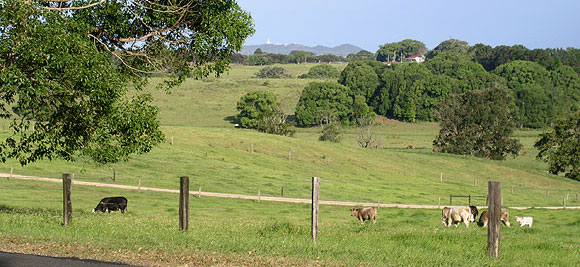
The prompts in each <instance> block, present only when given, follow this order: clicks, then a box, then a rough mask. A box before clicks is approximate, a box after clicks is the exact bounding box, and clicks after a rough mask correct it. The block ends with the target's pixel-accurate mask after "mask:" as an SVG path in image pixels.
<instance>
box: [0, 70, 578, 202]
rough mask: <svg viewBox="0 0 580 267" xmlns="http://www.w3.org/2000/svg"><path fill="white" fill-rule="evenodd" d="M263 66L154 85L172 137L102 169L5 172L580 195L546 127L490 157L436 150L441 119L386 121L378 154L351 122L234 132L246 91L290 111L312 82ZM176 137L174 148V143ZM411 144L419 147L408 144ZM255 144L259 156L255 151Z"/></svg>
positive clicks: (371, 196) (340, 190)
mask: <svg viewBox="0 0 580 267" xmlns="http://www.w3.org/2000/svg"><path fill="white" fill-rule="evenodd" d="M310 66H312V65H306V64H300V65H283V67H284V68H287V69H288V71H289V72H290V73H292V74H294V75H298V74H301V73H306V72H307V71H308V69H309V67H310ZM257 70H259V68H258V67H247V66H234V67H233V69H232V70H231V71H230V73H229V74H227V75H224V76H223V77H220V78H208V79H203V80H198V81H195V80H191V81H187V82H186V83H185V84H184V85H183V86H182V87H181V88H178V89H175V90H173V91H172V93H171V94H166V93H164V92H160V91H155V90H151V93H152V94H153V96H154V98H155V101H156V102H157V104H158V105H159V106H160V111H161V114H160V119H161V123H162V125H163V131H164V133H165V135H166V139H167V143H165V144H162V145H161V146H159V147H157V148H155V149H154V150H153V151H152V152H151V153H149V154H146V155H141V156H136V157H134V159H132V160H130V161H129V162H124V163H119V164H112V165H110V166H105V167H98V166H94V165H92V164H90V163H84V162H76V163H66V162H63V161H60V160H53V161H44V162H39V163H34V164H31V165H29V166H26V167H18V165H17V164H15V162H13V161H10V162H8V163H7V164H3V166H2V169H0V170H1V171H3V172H8V171H9V169H10V167H14V168H15V169H14V171H15V172H16V173H20V174H30V175H41V176H52V177H59V176H60V173H62V172H64V171H69V172H74V173H76V176H75V177H76V179H83V180H88V181H100V182H103V181H111V180H110V177H112V170H113V168H115V170H116V178H117V180H116V182H117V183H121V184H130V185H136V184H137V183H138V179H142V181H143V186H156V187H166V188H176V186H177V184H178V180H177V179H176V178H177V177H179V176H181V175H190V176H192V177H195V183H194V185H195V187H197V186H202V187H203V190H204V191H214V192H222V193H242V194H256V193H257V191H258V190H260V191H261V192H262V194H263V195H278V194H279V193H280V189H281V187H282V186H283V187H284V191H285V194H286V195H287V196H289V197H302V198H304V197H308V196H309V194H310V191H309V183H310V177H312V176H319V177H322V179H323V185H324V186H323V188H322V192H323V199H325V200H344V201H371V202H372V201H376V200H377V198H380V199H381V201H382V202H384V203H389V202H390V203H409V204H436V203H437V201H438V199H439V197H441V199H442V203H446V201H448V198H449V195H450V194H472V195H482V194H485V193H486V192H487V184H486V182H487V181H488V180H500V181H502V183H503V185H504V188H507V189H509V191H510V192H509V193H505V194H504V201H505V203H506V205H522V206H523V205H532V206H546V205H561V204H562V196H565V195H566V194H568V195H570V194H571V195H572V196H574V195H575V194H576V193H578V192H580V184H579V183H577V182H574V181H570V180H569V179H564V178H563V177H560V176H554V175H550V174H548V173H547V172H546V165H545V163H543V162H542V161H538V160H536V159H535V156H536V154H537V152H536V150H535V149H534V148H533V146H532V144H533V142H535V140H536V139H537V135H538V134H539V133H540V131H520V132H517V134H516V135H517V137H518V138H520V139H521V141H522V143H523V144H524V148H523V149H522V152H524V153H525V155H521V156H519V157H517V158H515V159H514V158H509V159H508V160H505V161H492V160H485V159H479V158H472V157H465V156H456V155H447V154H437V153H432V152H431V144H432V140H433V139H434V137H435V136H436V135H437V131H438V126H437V124H435V123H401V122H397V121H391V120H384V121H383V123H382V125H381V126H379V127H377V128H376V129H375V132H376V135H377V136H378V137H379V141H380V142H381V143H382V146H383V149H379V150H366V149H361V148H359V147H358V145H357V143H356V141H355V137H356V136H357V135H358V134H359V132H358V130H357V129H355V128H349V129H345V130H344V133H343V134H342V140H343V141H342V142H341V143H340V144H334V143H328V142H319V141H317V138H318V136H319V129H318V128H306V129H302V128H300V129H297V130H298V132H297V134H296V137H294V138H290V137H282V136H275V135H268V134H263V133H258V132H256V131H253V130H243V129H235V128H234V126H233V123H232V122H231V118H232V117H233V116H235V114H236V110H235V105H236V102H237V100H238V99H239V98H240V96H242V95H243V94H245V93H246V92H248V91H250V90H256V89H261V90H268V91H272V92H274V93H275V94H277V95H278V96H279V97H280V99H281V100H282V101H281V102H282V103H284V111H285V112H286V113H287V114H292V113H293V112H294V107H295V105H296V102H297V101H298V98H299V96H300V92H301V89H302V88H303V87H304V86H305V85H306V84H307V83H308V82H310V81H312V80H305V79H270V80H267V82H266V80H264V79H258V78H252V76H253V73H254V72H255V71H257ZM154 82H155V81H154ZM154 82H153V83H154ZM172 137H173V140H174V145H170V144H169V142H170V140H171V138H172ZM214 144H215V147H214ZM410 144H412V145H414V146H415V147H416V148H417V149H414V150H409V149H406V147H407V146H408V145H410ZM252 145H253V146H254V153H250V147H251V146H252ZM289 151H290V152H289ZM289 154H291V155H290V157H291V160H288V157H289ZM418 163H420V164H418ZM367 166H368V167H367ZM441 174H443V180H444V181H443V182H441V181H440V177H441ZM512 186H513V187H514V192H513V193H511V187H512ZM548 189H550V190H551V194H550V197H549V198H548V197H546V196H547V194H546V192H547V190H548ZM504 190H505V189H504ZM531 193H532V194H531ZM480 204H482V203H478V205H480Z"/></svg>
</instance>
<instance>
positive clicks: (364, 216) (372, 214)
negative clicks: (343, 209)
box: [350, 208, 377, 224]
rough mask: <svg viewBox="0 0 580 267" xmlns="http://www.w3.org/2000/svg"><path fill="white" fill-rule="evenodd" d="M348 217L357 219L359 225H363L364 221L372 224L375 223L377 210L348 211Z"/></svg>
mask: <svg viewBox="0 0 580 267" xmlns="http://www.w3.org/2000/svg"><path fill="white" fill-rule="evenodd" d="M350 215H351V216H355V217H357V219H359V220H360V222H361V224H365V221H366V220H372V221H373V224H375V223H377V208H360V209H350Z"/></svg>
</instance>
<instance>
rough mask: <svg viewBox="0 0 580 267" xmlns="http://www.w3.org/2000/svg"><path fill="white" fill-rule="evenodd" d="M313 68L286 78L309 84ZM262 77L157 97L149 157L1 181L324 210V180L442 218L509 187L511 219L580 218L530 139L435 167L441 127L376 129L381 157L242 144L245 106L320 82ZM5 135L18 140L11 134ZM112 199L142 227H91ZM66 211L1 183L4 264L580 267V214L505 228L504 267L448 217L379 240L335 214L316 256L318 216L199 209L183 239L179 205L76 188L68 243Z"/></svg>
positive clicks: (525, 133) (348, 145) (421, 215)
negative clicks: (509, 152) (318, 203)
mask: <svg viewBox="0 0 580 267" xmlns="http://www.w3.org/2000/svg"><path fill="white" fill-rule="evenodd" d="M311 66H313V65H308V64H301V65H282V67H284V68H286V69H287V70H288V71H289V72H290V73H292V74H293V75H295V76H298V75H300V74H303V73H306V72H307V71H308V69H309V68H310V67H311ZM338 67H340V68H344V65H339V66H338ZM259 69H260V67H247V66H233V68H232V70H231V71H230V72H229V73H228V74H226V75H223V76H222V77H219V78H206V79H202V80H197V81H195V80H191V81H187V82H186V83H185V84H184V85H183V86H182V87H180V88H177V89H174V90H173V91H172V92H171V93H170V94H166V93H165V92H162V91H155V90H153V89H151V90H150V92H151V93H152V94H153V96H154V99H155V102H156V103H157V104H158V105H159V107H160V120H161V124H162V125H163V127H162V130H163V132H164V133H165V135H166V140H167V142H165V143H163V144H161V145H160V146H158V147H156V148H155V149H154V150H153V151H151V152H150V153H148V154H146V155H139V156H135V157H134V158H133V159H131V160H129V161H128V162H123V163H118V164H111V165H108V166H95V165H94V164H92V163H88V162H73V163H69V162H65V161H62V160H53V161H42V162H37V163H33V164H30V165H28V166H25V167H20V166H19V165H18V164H17V163H16V162H15V161H8V162H6V163H5V164H2V165H0V172H3V173H8V172H10V169H11V168H13V170H14V173H16V174H26V175H37V176H43V177H60V176H61V174H62V173H63V172H70V173H74V174H75V179H77V180H83V181H94V182H104V183H116V184H125V185H137V184H138V183H139V180H141V185H142V186H147V187H161V188H171V189H178V186H179V179H178V178H179V177H180V176H184V175H187V176H189V177H190V184H191V190H193V191H195V190H197V188H198V187H202V190H203V191H207V192H220V193H240V194H248V195H257V192H258V190H259V191H260V192H261V195H262V196H279V195H280V194H281V187H284V196H285V197H299V198H309V197H310V194H311V191H310V190H311V189H310V186H311V177H312V176H319V177H321V181H322V182H321V199H322V200H337V201H357V202H373V203H374V202H376V201H377V199H379V198H380V201H381V203H404V204H427V205H437V203H438V200H439V198H440V199H441V203H442V205H445V204H448V202H449V195H450V194H455V195H457V194H461V195H466V194H472V195H485V194H487V181H489V180H493V181H501V183H502V196H503V199H504V206H506V207H509V206H536V207H538V206H561V205H562V203H563V200H564V199H565V198H567V205H568V206H578V205H580V203H578V198H577V194H578V193H580V183H578V182H574V181H571V180H569V179H565V178H563V177H562V176H556V175H551V174H548V173H547V171H546V170H547V166H546V164H545V163H543V162H542V161H539V160H536V159H535V156H536V154H537V151H536V150H535V149H534V148H533V143H534V142H535V141H536V139H537V138H538V137H537V136H538V134H539V133H541V131H531V130H522V131H518V132H516V137H517V138H519V139H520V140H521V142H522V143H523V144H524V148H523V149H522V151H521V154H522V155H520V156H519V157H517V158H509V159H507V160H505V161H491V160H485V159H479V158H473V157H469V156H457V155H446V154H438V153H432V150H431V148H432V147H431V143H432V140H433V139H434V137H435V136H436V135H437V132H438V125H437V124H434V123H401V122H397V121H392V120H386V119H383V120H381V121H380V122H381V123H380V125H379V126H377V127H376V128H375V129H374V132H375V133H376V136H377V137H378V139H379V141H380V143H381V144H382V149H377V150H368V149H362V148H359V147H358V145H357V143H356V141H355V137H356V136H357V134H358V133H359V130H358V129H356V128H348V129H344V132H343V133H342V142H341V143H338V144H335V143H330V142H320V141H317V138H318V136H319V134H320V129H318V128H310V129H303V128H299V129H297V133H296V136H295V137H283V136H275V135H268V134H263V133H258V132H256V131H252V130H243V129H236V128H235V127H234V125H233V124H232V122H231V117H232V116H235V114H236V109H235V106H236V102H237V100H238V99H239V98H240V97H241V96H242V95H243V94H245V93H246V92H249V91H251V90H257V89H260V90H268V91H272V92H274V93H276V94H277V95H278V96H279V98H280V99H281V100H282V103H283V105H284V111H285V112H286V113H288V114H292V113H293V112H294V107H295V104H296V102H297V101H298V98H299V96H300V91H301V90H302V88H303V87H304V86H305V85H306V84H307V83H308V82H311V81H313V80H309V79H306V80H303V79H296V78H291V79H268V80H265V79H258V78H253V77H252V76H253V74H254V73H255V72H256V71H258V70H259ZM156 82H158V80H156V79H154V80H153V81H152V84H151V88H152V87H153V85H154V84H155V83H156ZM0 125H2V127H3V128H2V129H3V132H2V135H6V134H7V132H6V130H5V129H6V125H7V124H6V122H3V123H2V124H0ZM172 139H173V145H171V144H170V140H172ZM214 145H215V146H214ZM252 145H253V147H254V152H253V153H251V151H250V150H251V147H252ZM408 145H413V146H415V147H416V149H407V146H408ZM289 151H290V153H291V159H289ZM524 154H525V155H524ZM113 170H115V178H116V180H115V181H113V180H112V176H113ZM441 175H442V176H443V182H441V181H440V177H441ZM512 187H513V192H512ZM548 190H549V196H548ZM112 195H124V196H127V198H128V199H129V212H128V213H127V214H124V215H121V214H116V213H113V214H92V213H90V210H91V209H92V208H94V206H95V205H96V204H97V202H98V201H99V200H100V198H102V197H105V196H112ZM61 199H62V191H61V186H60V185H58V184H49V183H42V182H29V181H17V180H14V179H11V180H8V179H0V249H2V248H4V249H12V250H15V251H27V252H33V253H40V254H50V255H67V256H78V257H86V258H99V259H105V260H107V259H114V260H118V261H125V262H133V263H141V264H153V265H166V264H167V265H183V264H185V263H194V265H195V262H197V264H199V265H210V264H222V265H256V264H262V265H276V266H278V265H308V264H317V262H316V259H317V258H320V259H319V262H318V263H319V264H322V265H370V266H377V265H413V266H415V265H444V264H445V265H447V264H454V265H462V266H464V265H470V266H472V265H479V264H483V265H496V266H500V265H502V266H503V265H523V264H526V265H559V266H563V265H565V266H572V265H576V264H577V262H578V260H579V259H580V257H579V255H578V254H579V251H580V238H579V237H577V236H576V235H571V234H570V233H572V232H577V229H578V226H579V225H580V214H579V213H578V211H577V210H576V211H574V210H565V211H561V210H560V211H548V210H536V209H532V210H526V211H516V210H512V211H511V214H512V217H511V218H512V225H515V224H516V222H515V215H525V216H533V217H534V228H532V229H527V228H526V229H519V227H511V228H505V227H504V228H502V257H501V258H500V259H499V260H490V259H489V258H488V257H487V256H486V234H487V232H486V229H482V228H478V227H470V228H468V229H465V227H463V226H461V227H458V228H455V227H452V228H450V229H447V228H445V227H443V226H442V225H441V222H440V216H441V215H440V211H439V210H403V209H381V210H380V211H379V222H378V223H377V224H376V225H366V226H361V225H360V224H357V222H356V221H355V219H354V218H352V217H350V216H349V215H350V214H349V211H348V208H346V207H329V206H323V207H322V210H321V218H320V223H321V228H320V233H319V235H320V237H319V242H318V243H317V244H316V245H312V244H311V242H310V234H309V231H310V229H309V219H310V217H309V212H310V207H309V206H308V205H294V204H281V203H266V202H260V203H257V202H254V201H247V200H246V201H244V200H228V199H216V198H202V199H197V198H192V199H191V201H192V204H191V209H192V210H191V219H190V224H191V225H190V230H189V231H188V232H186V233H183V232H179V231H178V220H177V213H178V212H177V208H178V202H177V201H178V196H177V195H174V194H167V193H151V192H132V191H122V190H112V189H104V188H90V187H83V186H73V208H74V215H73V223H72V225H71V226H70V227H67V228H63V227H62V226H61V221H62V216H61V214H60V210H61V209H62V202H61ZM454 204H456V205H460V204H467V199H457V200H455V199H454ZM473 204H476V205H485V200H484V199H477V200H474V203H473ZM75 246H80V247H82V248H84V249H83V250H79V249H75ZM105 254H106V255H105ZM111 255H114V257H111ZM530 255H532V256H530ZM190 265H191V264H190Z"/></svg>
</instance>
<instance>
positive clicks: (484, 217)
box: [477, 209, 510, 227]
mask: <svg viewBox="0 0 580 267" xmlns="http://www.w3.org/2000/svg"><path fill="white" fill-rule="evenodd" d="M500 220H501V222H502V223H503V224H505V225H506V226H507V227H510V213H509V211H508V210H506V209H502V210H501V214H500ZM488 221H489V214H488V212H487V210H485V211H482V212H481V217H479V221H478V222H477V225H479V226H480V227H486V226H487V223H488Z"/></svg>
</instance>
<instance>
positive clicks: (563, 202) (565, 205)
mask: <svg viewBox="0 0 580 267" xmlns="http://www.w3.org/2000/svg"><path fill="white" fill-rule="evenodd" d="M563 203H564V209H566V199H564V201H563Z"/></svg>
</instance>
